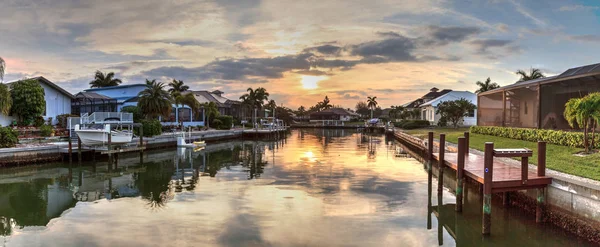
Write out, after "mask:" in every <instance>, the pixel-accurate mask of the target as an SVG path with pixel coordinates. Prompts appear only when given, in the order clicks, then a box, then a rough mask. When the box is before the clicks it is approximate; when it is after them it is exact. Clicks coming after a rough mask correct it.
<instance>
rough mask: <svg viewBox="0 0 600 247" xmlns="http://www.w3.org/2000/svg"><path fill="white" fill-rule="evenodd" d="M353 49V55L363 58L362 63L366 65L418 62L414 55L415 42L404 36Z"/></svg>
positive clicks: (365, 44) (371, 42)
mask: <svg viewBox="0 0 600 247" xmlns="http://www.w3.org/2000/svg"><path fill="white" fill-rule="evenodd" d="M351 49H352V51H351V53H352V55H355V56H362V57H363V60H362V61H363V62H365V63H383V62H390V61H394V62H398V61H415V60H416V57H415V56H414V55H413V54H412V52H413V51H414V50H415V42H414V40H413V39H410V38H407V37H404V36H398V37H395V38H390V39H384V40H377V41H370V42H366V43H361V44H358V45H354V46H352V47H351Z"/></svg>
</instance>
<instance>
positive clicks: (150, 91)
mask: <svg viewBox="0 0 600 247" xmlns="http://www.w3.org/2000/svg"><path fill="white" fill-rule="evenodd" d="M146 86H147V87H148V88H146V89H144V90H143V91H141V92H140V93H139V94H138V97H139V100H138V107H139V108H140V111H141V112H142V113H143V114H144V115H146V118H150V119H155V118H158V117H159V116H163V117H169V115H170V114H171V102H172V101H173V99H172V98H171V95H170V94H169V92H167V91H166V90H165V84H164V83H162V82H157V81H156V80H152V81H149V80H148V79H146Z"/></svg>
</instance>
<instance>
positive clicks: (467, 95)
mask: <svg viewBox="0 0 600 247" xmlns="http://www.w3.org/2000/svg"><path fill="white" fill-rule="evenodd" d="M461 98H464V99H466V100H468V101H471V103H473V104H474V105H477V95H476V94H474V93H471V92H468V91H450V92H448V93H446V94H444V95H442V96H439V97H437V98H435V99H432V100H430V101H428V102H425V103H423V104H421V105H420V106H419V108H421V119H423V120H427V121H429V122H430V123H431V124H432V125H437V123H438V121H439V120H440V114H436V113H435V111H436V110H437V106H438V105H439V104H440V103H442V102H446V101H453V100H459V99H461ZM462 125H463V126H471V125H477V110H475V111H473V112H470V113H469V116H467V117H464V119H463V123H462Z"/></svg>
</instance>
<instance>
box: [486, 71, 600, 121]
mask: <svg viewBox="0 0 600 247" xmlns="http://www.w3.org/2000/svg"><path fill="white" fill-rule="evenodd" d="M593 92H600V63H597V64H591V65H585V66H580V67H575V68H570V69H568V70H566V71H564V72H563V73H561V74H560V75H557V76H552V77H545V78H540V79H535V80H529V81H520V82H516V83H514V84H511V85H507V86H504V87H501V88H498V89H494V90H490V91H487V92H483V93H480V94H479V95H478V103H479V106H478V118H477V121H478V123H477V125H479V126H506V127H519V128H542V129H571V127H570V126H569V123H568V121H567V120H566V119H565V117H564V115H563V113H564V111H565V104H566V103H567V101H568V100H569V99H572V98H580V97H583V96H585V95H587V94H589V93H593Z"/></svg>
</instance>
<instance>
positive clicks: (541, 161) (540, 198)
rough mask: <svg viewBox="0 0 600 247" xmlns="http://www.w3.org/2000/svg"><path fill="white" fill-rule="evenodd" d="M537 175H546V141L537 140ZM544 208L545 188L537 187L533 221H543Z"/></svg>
mask: <svg viewBox="0 0 600 247" xmlns="http://www.w3.org/2000/svg"><path fill="white" fill-rule="evenodd" d="M537 175H538V176H540V177H541V176H546V142H538V166H537ZM545 210H546V189H545V188H539V189H537V200H536V208H535V222H538V223H541V222H544V221H545V218H544V214H545Z"/></svg>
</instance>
